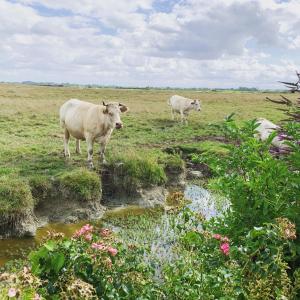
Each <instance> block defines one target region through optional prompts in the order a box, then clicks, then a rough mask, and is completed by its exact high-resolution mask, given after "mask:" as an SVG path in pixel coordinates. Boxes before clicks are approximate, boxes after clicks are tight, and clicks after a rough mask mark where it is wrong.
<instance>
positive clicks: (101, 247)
mask: <svg viewBox="0 0 300 300" xmlns="http://www.w3.org/2000/svg"><path fill="white" fill-rule="evenodd" d="M91 247H92V248H93V249H96V250H106V249H107V247H106V246H105V245H104V244H102V243H92V246H91Z"/></svg>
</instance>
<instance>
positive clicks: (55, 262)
mask: <svg viewBox="0 0 300 300" xmlns="http://www.w3.org/2000/svg"><path fill="white" fill-rule="evenodd" d="M64 263H65V256H64V254H63V253H60V252H59V253H55V255H54V256H53V258H52V260H51V267H52V269H53V270H54V272H55V273H56V274H58V272H59V271H60V270H61V268H62V267H63V265H64Z"/></svg>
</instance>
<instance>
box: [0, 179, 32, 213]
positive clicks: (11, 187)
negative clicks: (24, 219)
mask: <svg viewBox="0 0 300 300" xmlns="http://www.w3.org/2000/svg"><path fill="white" fill-rule="evenodd" d="M32 207H33V198H32V195H31V191H30V187H29V184H28V183H27V182H26V181H24V180H22V179H20V178H11V177H7V176H3V177H0V214H2V215H8V214H14V213H21V212H22V211H23V210H25V209H27V208H32Z"/></svg>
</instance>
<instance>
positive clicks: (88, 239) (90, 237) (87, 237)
mask: <svg viewBox="0 0 300 300" xmlns="http://www.w3.org/2000/svg"><path fill="white" fill-rule="evenodd" d="M92 238H93V236H92V235H91V234H90V233H88V234H86V235H85V236H84V239H85V240H87V241H91V240H92Z"/></svg>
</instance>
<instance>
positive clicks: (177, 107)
mask: <svg viewBox="0 0 300 300" xmlns="http://www.w3.org/2000/svg"><path fill="white" fill-rule="evenodd" d="M168 104H169V105H170V106H171V113H172V119H173V120H174V119H175V115H174V113H178V114H180V116H181V122H182V123H183V122H185V123H186V124H187V116H188V114H189V113H190V111H191V110H196V111H200V110H201V104H200V101H199V100H197V99H195V100H193V99H189V98H185V97H182V96H178V95H174V96H172V97H171V98H170V99H169V102H168Z"/></svg>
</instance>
